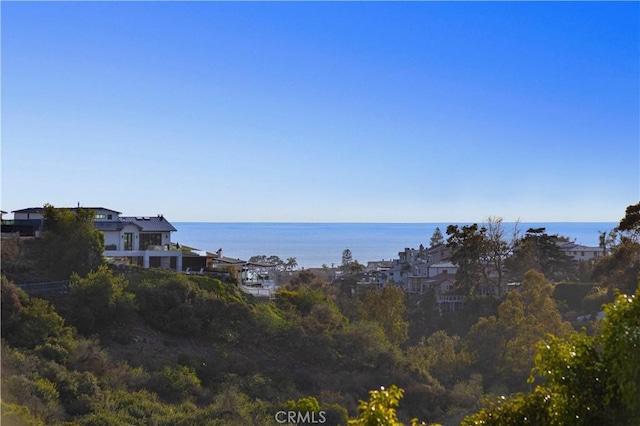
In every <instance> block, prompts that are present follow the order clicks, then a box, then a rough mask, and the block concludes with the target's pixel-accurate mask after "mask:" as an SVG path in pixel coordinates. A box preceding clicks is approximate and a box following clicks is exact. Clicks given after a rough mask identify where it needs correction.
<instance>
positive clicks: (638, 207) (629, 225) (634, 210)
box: [618, 203, 640, 234]
mask: <svg viewBox="0 0 640 426" xmlns="http://www.w3.org/2000/svg"><path fill="white" fill-rule="evenodd" d="M618 230H620V231H628V232H635V233H636V234H637V233H640V203H637V204H633V205H630V206H628V207H627V209H626V210H625V215H624V217H623V218H622V219H621V220H620V223H619V224H618Z"/></svg>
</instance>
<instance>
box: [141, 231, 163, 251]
mask: <svg viewBox="0 0 640 426" xmlns="http://www.w3.org/2000/svg"><path fill="white" fill-rule="evenodd" d="M161 245H162V234H160V233H157V234H140V250H147V249H148V248H149V247H150V246H161Z"/></svg>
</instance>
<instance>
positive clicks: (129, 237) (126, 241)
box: [124, 232, 133, 250]
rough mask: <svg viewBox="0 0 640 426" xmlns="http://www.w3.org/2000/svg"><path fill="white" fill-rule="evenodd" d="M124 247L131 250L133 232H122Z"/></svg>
mask: <svg viewBox="0 0 640 426" xmlns="http://www.w3.org/2000/svg"><path fill="white" fill-rule="evenodd" d="M124 249H125V250H133V232H125V233H124Z"/></svg>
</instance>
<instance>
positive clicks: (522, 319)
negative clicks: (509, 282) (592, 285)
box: [465, 270, 572, 390]
mask: <svg viewBox="0 0 640 426" xmlns="http://www.w3.org/2000/svg"><path fill="white" fill-rule="evenodd" d="M552 292H553V287H552V286H551V285H550V284H549V283H547V282H546V280H545V278H544V276H543V275H542V274H540V273H539V272H536V271H533V270H532V271H529V272H527V273H526V274H525V278H524V280H523V281H522V290H521V291H520V292H518V291H512V292H510V293H509V294H507V297H506V299H505V300H504V302H502V304H500V306H499V307H498V316H497V317H494V316H491V317H489V318H481V319H480V320H479V321H478V323H477V324H476V325H474V326H473V327H472V328H471V330H470V332H469V334H468V335H467V336H466V337H465V343H466V346H467V349H468V351H469V353H470V355H471V357H472V360H473V361H474V363H475V364H476V367H477V368H478V369H479V372H480V373H481V374H482V375H483V376H485V377H486V378H487V379H488V381H489V382H492V381H495V379H496V378H499V382H500V383H502V384H506V385H507V386H508V388H509V389H511V390H517V389H522V387H523V385H524V380H525V379H526V377H527V376H528V373H529V371H530V370H531V368H532V367H533V357H534V355H535V353H536V344H537V342H538V341H540V340H542V339H543V338H544V336H545V335H546V334H547V333H553V334H556V335H558V336H562V337H564V336H567V335H568V334H569V333H571V331H572V329H571V326H570V324H568V323H566V322H563V321H562V318H561V316H560V313H559V311H558V308H557V306H556V304H555V301H554V300H553V298H552V297H551V294H552Z"/></svg>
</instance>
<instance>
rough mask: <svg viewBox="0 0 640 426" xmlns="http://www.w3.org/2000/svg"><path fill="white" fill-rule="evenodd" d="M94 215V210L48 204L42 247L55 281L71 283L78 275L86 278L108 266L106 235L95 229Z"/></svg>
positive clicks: (45, 207)
mask: <svg viewBox="0 0 640 426" xmlns="http://www.w3.org/2000/svg"><path fill="white" fill-rule="evenodd" d="M94 215H95V212H94V211H93V210H87V209H82V208H79V209H77V210H74V211H71V210H69V209H57V208H55V207H53V206H52V205H51V204H45V206H44V220H43V224H42V227H43V233H42V235H43V239H42V244H43V248H44V252H45V258H44V261H45V263H46V264H47V266H48V269H49V270H50V271H51V275H52V276H53V277H56V278H61V279H67V278H69V277H70V276H71V274H72V273H74V272H75V273H77V274H79V275H86V274H87V273H89V272H91V271H93V270H95V269H96V268H98V266H100V265H101V264H102V263H103V262H104V259H103V256H102V254H103V252H104V234H103V233H102V232H100V231H98V230H96V229H95V228H94V226H93V219H94Z"/></svg>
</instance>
